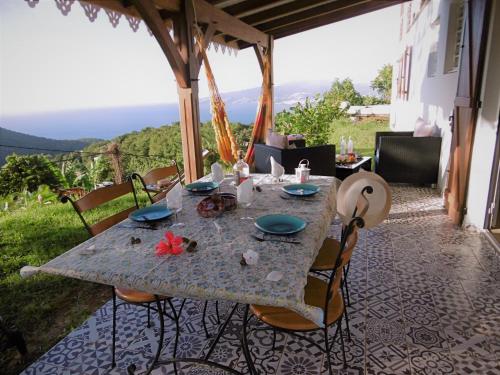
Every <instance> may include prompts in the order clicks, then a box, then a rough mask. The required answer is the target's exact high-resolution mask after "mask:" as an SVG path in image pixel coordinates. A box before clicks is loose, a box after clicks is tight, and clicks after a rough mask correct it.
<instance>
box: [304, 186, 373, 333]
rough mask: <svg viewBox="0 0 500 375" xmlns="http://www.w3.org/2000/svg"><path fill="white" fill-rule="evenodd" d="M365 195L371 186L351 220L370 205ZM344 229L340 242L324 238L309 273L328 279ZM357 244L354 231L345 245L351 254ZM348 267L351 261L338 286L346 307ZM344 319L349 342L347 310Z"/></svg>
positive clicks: (359, 202)
mask: <svg viewBox="0 0 500 375" xmlns="http://www.w3.org/2000/svg"><path fill="white" fill-rule="evenodd" d="M365 193H368V194H372V193H373V188H372V187H371V186H366V187H365V188H364V189H363V190H362V191H361V195H360V197H359V199H358V202H357V204H356V208H355V209H354V212H353V214H352V218H354V217H356V216H359V217H361V218H362V217H363V216H364V215H365V213H366V212H367V211H368V208H369V205H370V203H369V202H368V199H367V198H366V196H365ZM346 228H347V227H346V225H345V224H344V225H342V232H341V236H340V241H339V240H337V239H335V238H332V237H327V238H325V240H324V241H323V244H322V245H321V248H320V250H319V253H318V255H317V256H316V259H315V260H314V263H313V265H312V266H311V269H310V270H309V272H312V273H315V274H318V275H322V276H325V277H328V274H329V273H330V272H332V271H333V270H335V264H336V261H337V259H338V257H339V254H340V249H341V244H342V241H343V239H344V237H345V236H346V232H345V231H346ZM357 242H358V233H357V231H356V232H355V233H354V234H353V235H352V236H351V237H350V238H348V239H347V245H346V246H347V249H348V250H350V251H351V252H352V251H353V250H354V248H355V247H356V244H357ZM350 265H351V261H350V260H349V262H347V264H346V265H345V266H344V267H342V273H343V278H342V283H341V286H340V290H341V292H342V299H343V302H344V304H345V305H346V306H350V305H351V303H350V297H349V286H348V280H347V277H348V275H349V268H350ZM344 292H345V294H344ZM346 302H347V303H346ZM344 318H345V321H346V328H347V337H348V338H349V340H351V331H350V328H349V314H348V312H347V308H346V309H345V312H344Z"/></svg>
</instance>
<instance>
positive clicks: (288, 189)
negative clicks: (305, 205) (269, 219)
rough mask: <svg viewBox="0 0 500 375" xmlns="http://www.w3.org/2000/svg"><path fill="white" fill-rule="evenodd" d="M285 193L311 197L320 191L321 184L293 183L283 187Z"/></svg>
mask: <svg viewBox="0 0 500 375" xmlns="http://www.w3.org/2000/svg"><path fill="white" fill-rule="evenodd" d="M282 189H283V191H284V192H285V193H288V194H290V195H294V196H299V197H309V196H311V195H314V194H316V193H317V192H318V191H319V186H316V185H313V184H293V185H286V186H283V187H282Z"/></svg>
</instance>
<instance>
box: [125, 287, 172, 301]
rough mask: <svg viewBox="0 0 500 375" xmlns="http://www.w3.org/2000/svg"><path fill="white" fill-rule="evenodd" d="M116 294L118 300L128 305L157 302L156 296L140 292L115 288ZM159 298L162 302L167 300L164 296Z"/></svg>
mask: <svg viewBox="0 0 500 375" xmlns="http://www.w3.org/2000/svg"><path fill="white" fill-rule="evenodd" d="M115 293H116V296H117V297H118V298H120V299H121V300H123V301H125V302H128V303H150V302H155V301H156V298H155V295H154V294H151V293H145V292H139V291H138V290H133V289H127V288H117V287H115ZM158 297H159V299H160V300H164V299H166V298H167V297H162V296H158Z"/></svg>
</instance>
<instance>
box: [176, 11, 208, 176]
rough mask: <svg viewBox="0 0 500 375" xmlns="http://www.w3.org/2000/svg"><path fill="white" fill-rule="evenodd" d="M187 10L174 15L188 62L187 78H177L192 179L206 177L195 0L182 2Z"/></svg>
mask: <svg viewBox="0 0 500 375" xmlns="http://www.w3.org/2000/svg"><path fill="white" fill-rule="evenodd" d="M182 6H183V8H184V9H183V11H181V12H180V13H179V15H178V16H176V17H174V18H173V21H174V41H175V43H176V44H177V47H178V49H179V51H180V54H181V56H182V59H183V60H184V62H185V63H186V65H187V80H186V82H185V83H183V82H179V81H177V92H178V94H179V114H180V123H181V137H182V155H183V157H184V174H185V176H186V182H187V183H190V182H193V181H195V180H197V179H198V178H201V177H203V157H202V144H201V136H200V105H199V98H198V73H199V70H200V68H199V66H200V61H199V59H198V55H197V49H196V46H195V44H194V39H193V25H194V11H193V3H192V2H191V1H185V2H183V3H182Z"/></svg>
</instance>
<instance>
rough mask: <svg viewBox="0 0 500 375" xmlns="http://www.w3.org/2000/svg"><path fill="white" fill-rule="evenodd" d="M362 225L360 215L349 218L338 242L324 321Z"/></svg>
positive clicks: (338, 291)
mask: <svg viewBox="0 0 500 375" xmlns="http://www.w3.org/2000/svg"><path fill="white" fill-rule="evenodd" d="M363 225H364V223H363V219H362V218H360V217H354V218H352V219H351V221H350V222H349V224H348V225H347V226H346V229H345V234H344V236H343V238H342V240H341V242H340V253H339V256H338V258H337V261H336V263H335V268H334V270H333V271H332V273H331V275H330V279H329V281H328V292H327V294H326V298H325V309H324V312H325V315H324V323H325V324H327V322H328V306H329V305H330V301H331V300H332V299H333V298H334V297H335V296H336V295H337V294H338V293H340V285H341V282H342V277H343V268H344V266H345V265H347V264H348V263H349V261H350V260H351V256H352V253H353V251H354V248H355V247H356V244H357V242H358V228H362V227H363Z"/></svg>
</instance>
